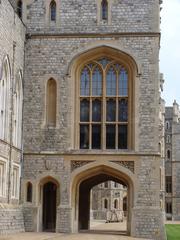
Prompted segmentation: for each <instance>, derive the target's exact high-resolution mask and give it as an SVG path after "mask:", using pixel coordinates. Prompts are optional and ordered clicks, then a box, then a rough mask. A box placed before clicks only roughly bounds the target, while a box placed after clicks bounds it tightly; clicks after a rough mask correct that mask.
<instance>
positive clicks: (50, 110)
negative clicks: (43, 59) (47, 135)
mask: <svg viewBox="0 0 180 240" xmlns="http://www.w3.org/2000/svg"><path fill="white" fill-rule="evenodd" d="M46 98H47V99H46V103H47V104H46V124H47V126H49V127H55V126H56V105H57V103H56V102H57V84H56V81H55V80H54V79H53V78H50V79H49V80H48V82H47V94H46Z"/></svg>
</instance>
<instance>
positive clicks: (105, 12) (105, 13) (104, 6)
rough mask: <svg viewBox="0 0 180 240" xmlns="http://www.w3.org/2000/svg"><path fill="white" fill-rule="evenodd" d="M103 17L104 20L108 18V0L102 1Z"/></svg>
mask: <svg viewBox="0 0 180 240" xmlns="http://www.w3.org/2000/svg"><path fill="white" fill-rule="evenodd" d="M101 18H102V20H108V1H107V0H102V2H101Z"/></svg>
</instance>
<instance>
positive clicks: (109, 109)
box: [79, 57, 128, 149]
mask: <svg viewBox="0 0 180 240" xmlns="http://www.w3.org/2000/svg"><path fill="white" fill-rule="evenodd" d="M79 100H80V123H79V124H80V126H79V128H80V148H81V149H101V148H106V149H127V148H128V136H127V135H128V72H127V70H126V69H125V67H124V66H122V65H120V64H119V63H118V62H116V61H113V60H111V59H109V58H106V57H103V58H101V59H97V60H95V61H92V62H90V63H88V64H86V65H85V66H84V67H83V69H82V70H81V73H80V97H79Z"/></svg>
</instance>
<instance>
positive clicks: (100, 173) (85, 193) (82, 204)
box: [73, 166, 133, 235]
mask: <svg viewBox="0 0 180 240" xmlns="http://www.w3.org/2000/svg"><path fill="white" fill-rule="evenodd" d="M107 181H112V182H114V183H117V184H121V185H123V186H125V187H126V188H127V216H126V220H127V224H126V226H125V229H126V234H127V235H129V234H130V233H131V214H132V212H131V209H132V207H133V182H132V179H131V178H130V177H129V176H128V175H127V174H126V173H123V172H121V171H118V170H117V169H114V168H111V167H109V166H96V167H94V168H90V169H87V170H86V171H82V172H81V173H80V174H79V175H76V179H75V182H74V184H75V185H76V187H75V186H74V187H75V188H73V189H74V198H73V199H74V201H75V202H74V203H75V209H74V210H75V212H74V221H73V229H74V230H73V231H75V232H76V231H84V230H85V231H86V230H88V231H89V230H90V229H91V228H90V220H91V216H92V215H91V214H90V213H91V212H90V210H91V201H92V199H91V197H92V195H91V190H92V188H93V187H94V186H96V185H98V184H102V183H103V184H102V185H105V184H104V183H105V182H107ZM114 186H115V184H114ZM114 188H115V187H114ZM103 200H104V199H103ZM103 200H102V202H103ZM112 206H114V205H113V204H112ZM118 224H119V223H118ZM92 230H93V229H92ZM113 231H116V229H114V230H113ZM101 232H102V231H101ZM104 232H106V230H105V231H104ZM117 232H119V233H120V234H121V232H120V230H119V229H117ZM124 233H125V232H123V234H124Z"/></svg>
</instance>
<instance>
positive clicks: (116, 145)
mask: <svg viewBox="0 0 180 240" xmlns="http://www.w3.org/2000/svg"><path fill="white" fill-rule="evenodd" d="M118 123H119V122H118V72H117V71H116V127H115V129H116V133H115V134H116V140H115V148H116V149H118Z"/></svg>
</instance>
